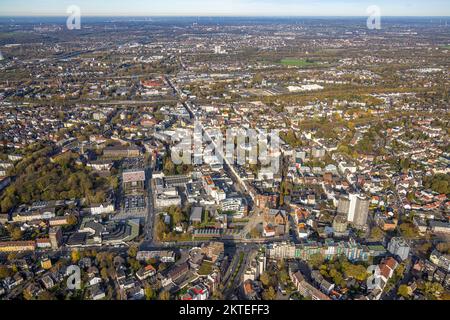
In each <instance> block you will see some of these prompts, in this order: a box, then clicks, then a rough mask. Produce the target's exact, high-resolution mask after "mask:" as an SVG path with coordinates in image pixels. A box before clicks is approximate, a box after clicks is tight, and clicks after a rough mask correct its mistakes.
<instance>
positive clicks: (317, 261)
mask: <svg viewBox="0 0 450 320" xmlns="http://www.w3.org/2000/svg"><path fill="white" fill-rule="evenodd" d="M324 261H325V257H324V256H323V255H322V254H321V253H315V254H313V255H311V256H310V257H309V260H308V262H309V264H310V265H311V266H312V267H313V268H315V269H318V268H319V267H320V266H321V265H322V264H323V262H324Z"/></svg>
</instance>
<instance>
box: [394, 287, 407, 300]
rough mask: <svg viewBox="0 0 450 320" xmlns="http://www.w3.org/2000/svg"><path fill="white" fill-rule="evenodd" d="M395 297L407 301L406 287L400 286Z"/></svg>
mask: <svg viewBox="0 0 450 320" xmlns="http://www.w3.org/2000/svg"><path fill="white" fill-rule="evenodd" d="M397 295H399V296H401V297H403V298H405V299H407V298H409V289H408V286H407V285H405V284H402V285H400V287H398V290H397Z"/></svg>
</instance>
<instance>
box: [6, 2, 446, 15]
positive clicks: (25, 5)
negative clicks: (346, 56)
mask: <svg viewBox="0 0 450 320" xmlns="http://www.w3.org/2000/svg"><path fill="white" fill-rule="evenodd" d="M446 4H447V3H446V1H444V0H432V1H428V2H426V3H424V2H423V1H415V0H401V1H397V2H396V3H395V4H392V3H390V2H389V1H386V0H381V1H367V0H363V1H355V0H347V1H345V2H342V1H334V0H315V1H304V0H282V1H275V0H229V1H214V5H213V6H211V1H206V0H187V1H181V0H170V1H164V2H160V1H159V2H152V3H148V2H145V1H142V0H130V1H128V2H127V3H126V4H124V3H123V2H120V1H116V0H113V1H104V0H99V1H95V2H92V1H86V0H78V1H71V0H63V1H55V0H44V1H40V3H39V6H35V5H33V4H31V3H30V1H27V0H18V1H17V0H16V1H11V0H5V1H2V3H0V16H65V15H66V14H67V12H66V10H67V8H68V7H69V6H71V5H76V6H79V7H80V9H81V13H82V14H83V15H85V16H366V15H367V14H368V13H367V8H368V7H369V6H372V5H377V6H379V7H380V9H381V14H382V15H383V16H424V17H431V16H436V17H446V16H450V7H449V6H445V5H446Z"/></svg>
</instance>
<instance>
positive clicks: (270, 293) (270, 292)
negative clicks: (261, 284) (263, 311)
mask: <svg viewBox="0 0 450 320" xmlns="http://www.w3.org/2000/svg"><path fill="white" fill-rule="evenodd" d="M276 296H277V293H276V292H275V289H274V288H273V287H269V289H267V290H264V291H263V293H262V298H263V300H275V298H276Z"/></svg>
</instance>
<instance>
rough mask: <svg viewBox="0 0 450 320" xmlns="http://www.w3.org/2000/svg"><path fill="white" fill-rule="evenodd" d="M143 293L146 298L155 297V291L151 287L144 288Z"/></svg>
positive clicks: (153, 298)
mask: <svg viewBox="0 0 450 320" xmlns="http://www.w3.org/2000/svg"><path fill="white" fill-rule="evenodd" d="M144 293H145V299H146V300H155V299H156V292H155V290H153V288H152V287H150V286H148V287H147V288H145V289H144Z"/></svg>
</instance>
